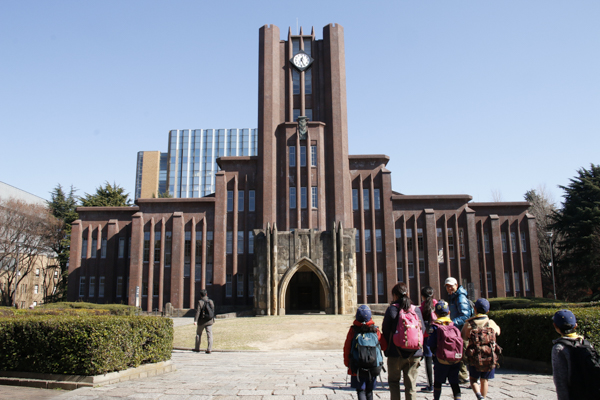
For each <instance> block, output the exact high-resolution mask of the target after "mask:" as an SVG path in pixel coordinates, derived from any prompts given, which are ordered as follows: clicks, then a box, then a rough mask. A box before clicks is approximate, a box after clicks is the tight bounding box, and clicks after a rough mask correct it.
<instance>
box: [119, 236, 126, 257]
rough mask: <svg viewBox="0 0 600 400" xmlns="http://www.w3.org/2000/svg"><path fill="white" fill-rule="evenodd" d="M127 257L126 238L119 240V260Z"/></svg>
mask: <svg viewBox="0 0 600 400" xmlns="http://www.w3.org/2000/svg"><path fill="white" fill-rule="evenodd" d="M123 257H125V238H124V237H120V238H119V258H123Z"/></svg>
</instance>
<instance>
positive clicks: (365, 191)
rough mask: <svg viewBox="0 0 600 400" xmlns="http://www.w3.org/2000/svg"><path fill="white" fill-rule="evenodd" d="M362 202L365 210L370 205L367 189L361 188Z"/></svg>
mask: <svg viewBox="0 0 600 400" xmlns="http://www.w3.org/2000/svg"><path fill="white" fill-rule="evenodd" d="M363 204H364V209H365V210H368V209H369V208H370V206H369V189H363Z"/></svg>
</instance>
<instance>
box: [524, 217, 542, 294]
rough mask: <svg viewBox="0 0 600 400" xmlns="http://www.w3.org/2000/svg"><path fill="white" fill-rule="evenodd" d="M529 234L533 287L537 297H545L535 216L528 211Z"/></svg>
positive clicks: (533, 292)
mask: <svg viewBox="0 0 600 400" xmlns="http://www.w3.org/2000/svg"><path fill="white" fill-rule="evenodd" d="M525 218H527V236H528V237H529V252H528V253H529V256H530V257H531V260H530V262H531V281H532V282H531V289H532V295H533V296H535V297H544V292H543V290H542V273H541V270H540V253H539V247H538V237H537V230H536V222H535V217H534V216H533V215H532V214H529V213H527V214H526V216H525Z"/></svg>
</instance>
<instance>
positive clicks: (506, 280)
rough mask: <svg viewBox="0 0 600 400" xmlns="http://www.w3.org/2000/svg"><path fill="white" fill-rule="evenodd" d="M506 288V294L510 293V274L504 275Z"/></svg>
mask: <svg viewBox="0 0 600 400" xmlns="http://www.w3.org/2000/svg"><path fill="white" fill-rule="evenodd" d="M504 287H505V288H506V293H508V292H510V274H509V273H508V272H505V273H504Z"/></svg>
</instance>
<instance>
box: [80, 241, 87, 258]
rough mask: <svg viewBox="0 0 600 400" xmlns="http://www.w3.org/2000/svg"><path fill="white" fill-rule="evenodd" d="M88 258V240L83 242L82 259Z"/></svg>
mask: <svg viewBox="0 0 600 400" xmlns="http://www.w3.org/2000/svg"><path fill="white" fill-rule="evenodd" d="M86 257H87V239H83V240H82V241H81V258H86Z"/></svg>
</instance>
